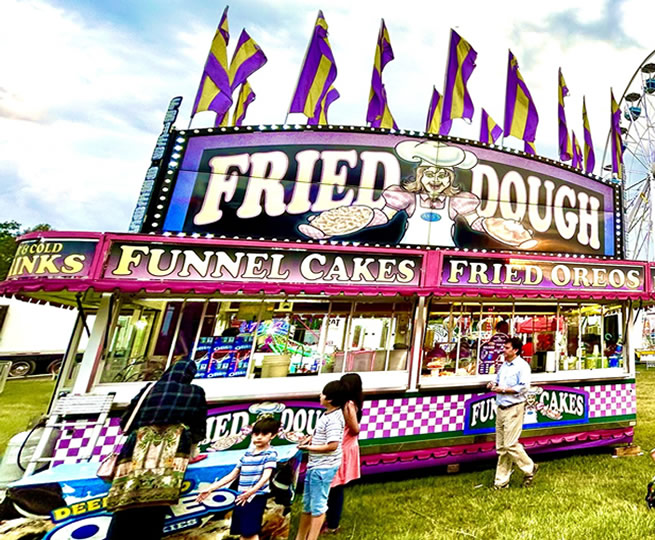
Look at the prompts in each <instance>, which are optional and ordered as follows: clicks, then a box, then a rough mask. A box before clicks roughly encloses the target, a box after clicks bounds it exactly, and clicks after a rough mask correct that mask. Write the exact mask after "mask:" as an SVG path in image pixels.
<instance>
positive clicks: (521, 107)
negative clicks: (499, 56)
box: [504, 51, 539, 152]
mask: <svg viewBox="0 0 655 540" xmlns="http://www.w3.org/2000/svg"><path fill="white" fill-rule="evenodd" d="M538 125H539V114H538V113H537V108H536V107H535V104H534V101H532V96H531V95H530V90H528V87H527V85H526V84H525V81H524V80H523V77H522V76H521V73H520V72H519V65H518V62H517V61H516V58H514V55H513V54H512V51H509V60H508V62H507V90H506V93H505V126H504V129H505V136H508V135H512V136H513V137H517V138H519V139H523V140H524V141H525V142H526V143H527V142H531V143H534V140H535V137H536V135H537V126H538ZM526 147H527V145H526ZM531 150H534V144H532V145H531ZM526 152H528V150H526Z"/></svg>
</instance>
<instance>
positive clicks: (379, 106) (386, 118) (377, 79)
mask: <svg viewBox="0 0 655 540" xmlns="http://www.w3.org/2000/svg"><path fill="white" fill-rule="evenodd" d="M392 60H393V49H392V48H391V41H390V39H389V32H388V30H387V27H386V26H385V24H384V19H382V22H381V24H380V32H379V33H378V43H377V45H376V46H375V57H374V59H373V76H372V77H371V92H370V94H369V96H368V110H367V111H366V121H367V122H368V123H369V124H370V125H371V127H381V128H387V129H391V128H393V129H398V126H397V125H396V121H395V120H394V119H393V116H392V115H391V111H390V110H389V103H388V101H387V91H386V89H385V88H384V84H382V70H384V66H386V65H387V64H388V63H389V62H391V61H392Z"/></svg>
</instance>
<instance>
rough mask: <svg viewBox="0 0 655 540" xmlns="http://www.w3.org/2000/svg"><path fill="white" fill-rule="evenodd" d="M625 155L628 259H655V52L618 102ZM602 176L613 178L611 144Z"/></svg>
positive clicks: (644, 63)
mask: <svg viewBox="0 0 655 540" xmlns="http://www.w3.org/2000/svg"><path fill="white" fill-rule="evenodd" d="M619 107H620V108H621V113H622V115H621V116H622V118H621V133H622V138H623V144H624V146H625V150H624V153H623V182H622V183H623V211H624V225H625V233H626V239H625V246H626V256H627V258H629V259H635V260H646V261H653V260H655V233H654V232H653V225H655V204H654V203H653V200H652V198H651V197H652V196H653V195H655V51H653V52H652V53H651V54H650V55H649V56H648V57H647V58H646V59H645V60H644V61H643V62H642V63H641V65H640V66H639V68H638V69H637V70H636V71H635V73H634V75H633V76H632V79H631V80H630V82H629V83H628V85H627V87H626V89H625V91H624V92H623V96H622V97H621V100H620V101H619ZM602 174H603V176H604V177H606V178H611V177H612V157H611V151H610V150H609V135H608V143H606V144H605V152H604V153H603V167H602Z"/></svg>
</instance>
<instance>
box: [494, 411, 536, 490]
mask: <svg viewBox="0 0 655 540" xmlns="http://www.w3.org/2000/svg"><path fill="white" fill-rule="evenodd" d="M524 410H525V403H519V404H518V405H514V406H513V407H510V408H509V409H504V410H503V409H501V408H500V407H497V408H496V452H498V465H497V467H496V479H495V481H494V484H495V485H497V486H504V485H505V484H507V483H508V482H509V478H510V476H511V474H512V464H514V463H515V464H516V466H517V467H518V468H519V469H520V470H521V471H522V472H523V474H525V475H527V476H530V475H531V474H532V473H533V472H534V462H533V461H532V460H531V459H530V456H528V454H526V453H525V450H524V449H523V445H522V444H521V443H520V442H519V437H520V436H521V430H522V429H523V412H524Z"/></svg>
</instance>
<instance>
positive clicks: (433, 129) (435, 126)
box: [425, 86, 443, 134]
mask: <svg viewBox="0 0 655 540" xmlns="http://www.w3.org/2000/svg"><path fill="white" fill-rule="evenodd" d="M442 103H443V102H442V100H441V95H439V92H437V89H436V88H435V87H434V86H433V87H432V99H431V100H430V107H429V108H428V118H427V120H426V121H425V131H427V132H428V133H437V134H438V133H439V127H440V126H441V105H442Z"/></svg>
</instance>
